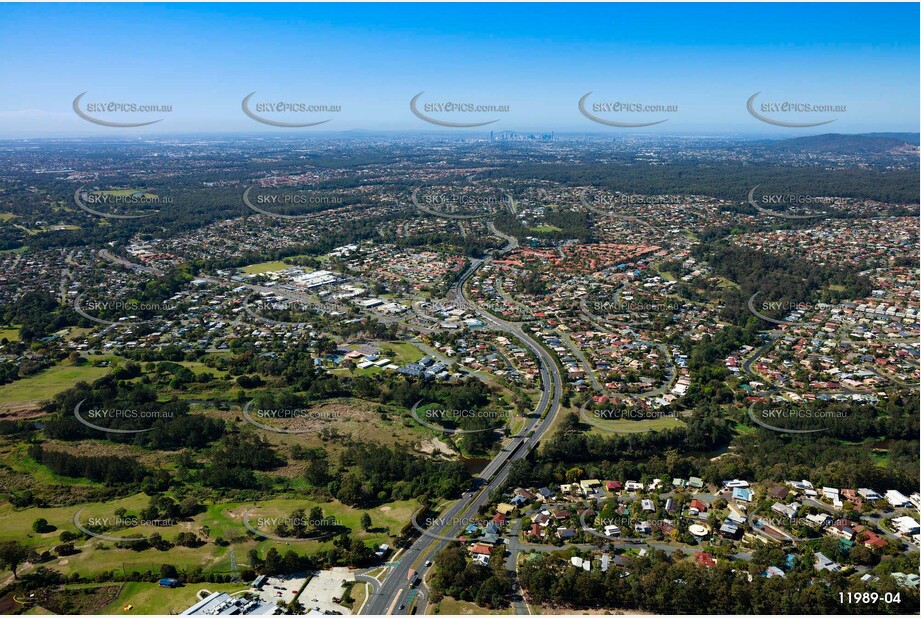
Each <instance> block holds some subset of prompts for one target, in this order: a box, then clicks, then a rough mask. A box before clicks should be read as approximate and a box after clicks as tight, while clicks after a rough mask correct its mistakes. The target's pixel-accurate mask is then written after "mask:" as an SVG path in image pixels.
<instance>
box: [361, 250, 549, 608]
mask: <svg viewBox="0 0 921 618" xmlns="http://www.w3.org/2000/svg"><path fill="white" fill-rule="evenodd" d="M484 263H485V260H473V261H472V263H471V264H470V266H469V267H468V268H467V270H466V271H464V273H463V274H462V275H461V276H460V278H459V279H458V281H457V283H456V284H455V287H454V291H453V294H454V298H455V300H456V301H457V302H461V301H462V302H463V304H464V305H465V306H467V307H469V308H470V309H472V310H474V311H476V312H477V314H478V315H479V316H480V318H481V319H482V320H483V321H484V322H485V323H487V324H489V325H490V326H491V327H492V328H494V329H496V330H500V331H503V332H505V333H507V334H508V335H510V336H512V337H515V338H516V339H518V341H520V342H521V344H522V345H524V346H525V347H527V348H528V349H529V350H531V351H532V352H533V353H534V355H535V356H536V357H537V362H538V366H539V369H540V377H541V396H540V401H539V402H538V404H537V408H536V409H535V411H534V413H532V414H531V415H529V416H528V418H527V421H526V423H525V426H524V428H523V429H522V430H521V432H520V433H519V434H518V435H516V436H514V437H513V438H512V439H511V440H510V441H509V442H508V444H507V445H506V446H505V448H503V450H501V451H500V452H499V453H498V454H497V455H496V457H495V458H494V459H493V460H492V461H490V462H489V464H488V465H487V466H486V467H485V468H484V469H483V471H482V472H480V474H479V475H478V477H477V478H478V479H480V480H479V485H478V486H477V487H476V488H475V489H474V490H473V491H470V492H467V493H465V494H464V495H463V496H462V497H461V498H460V499H459V500H458V501H457V502H455V503H454V504H453V505H452V506H451V508H449V509H448V510H447V511H445V512H444V513H441V514H439V516H438V521H437V522H436V523H435V524H433V525H432V526H431V527H430V528H428V529H427V531H426V532H427V533H425V534H420V536H419V538H417V539H416V540H415V542H413V544H412V545H411V546H410V547H408V548H407V549H406V550H405V551H404V552H403V553H402V554H401V555H400V556H399V558H398V560H397V563H396V564H395V566H393V567H392V569H391V570H390V571H389V573H387V576H386V578H385V579H384V581H383V583H382V584H381V585H380V587H379V588H378V589H377V590H375V591H374V592H373V593H372V594H371V597H370V598H369V599H368V601H367V602H366V603H365V606H364V608H363V609H362V612H361V613H362V614H370V615H385V614H405V613H407V612H408V611H409V608H410V602H411V600H412V599H413V597H418V600H417V603H418V605H419V609H420V613H421V611H424V607H425V604H426V602H427V599H426V597H425V595H424V592H423V593H420V592H419V591H418V590H415V589H413V588H410V576H411V574H412V575H413V576H414V575H415V574H420V575H422V574H424V571H425V568H426V567H425V563H426V562H427V561H429V560H432V561H434V559H435V557H436V556H437V555H438V553H439V552H440V551H441V550H442V549H444V547H445V546H446V545H447V544H448V543H449V542H450V541H448V540H446V539H447V538H453V537H457V536H458V535H459V534H460V533H461V532H462V531H463V529H464V527H465V522H466V521H468V520H469V519H472V518H473V517H475V516H476V515H477V511H478V510H479V508H480V507H481V506H483V504H485V503H486V501H487V500H488V499H489V496H490V494H491V493H492V492H493V491H494V490H495V489H496V488H498V487H500V486H501V485H502V484H503V483H504V482H505V480H506V478H508V474H509V470H510V464H511V462H513V461H516V460H518V459H522V458H524V457H526V456H527V455H528V453H530V451H531V449H533V448H534V446H535V445H536V444H537V443H538V441H539V440H540V438H541V437H542V436H543V435H544V433H545V432H546V431H547V430H548V429H549V428H550V426H551V424H552V423H553V419H554V417H555V416H556V414H557V412H558V411H559V409H560V398H561V396H562V392H563V378H562V375H561V374H560V370H559V368H558V367H557V365H556V362H555V361H554V359H553V357H551V356H550V354H549V353H548V352H547V351H546V350H545V349H544V348H543V347H542V346H541V345H540V344H538V343H537V342H536V341H535V340H534V339H533V338H532V337H531V336H530V335H529V334H528V333H526V332H524V330H523V329H522V327H521V325H520V324H516V323H513V322H507V321H505V320H502V319H500V318H497V317H495V316H493V315H492V314H490V313H489V312H487V311H485V310H484V309H482V308H480V307H479V306H477V304H476V303H475V302H473V301H471V300H470V299H469V298H467V296H466V291H465V290H464V284H465V283H466V282H467V281H468V280H469V279H470V278H471V277H472V276H473V275H474V274H475V273H476V271H477V270H479V268H480V267H481V266H482V265H483V264H484ZM532 432H533V433H532ZM529 434H531V435H530V436H529ZM438 537H443V538H438Z"/></svg>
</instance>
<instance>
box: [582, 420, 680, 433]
mask: <svg viewBox="0 0 921 618" xmlns="http://www.w3.org/2000/svg"><path fill="white" fill-rule="evenodd" d="M592 421H593V422H595V423H597V424H598V425H601V426H602V427H604V428H605V429H607V430H608V431H605V429H602V428H601V427H596V426H594V425H592V426H591V427H592V429H591V431H590V432H589V433H594V434H598V435H604V434H605V433H645V432H647V431H661V430H663V429H674V428H675V427H684V426H685V424H684V422H682V421H681V419H678V418H675V417H673V416H666V417H663V418H650V419H644V420H629V419H617V420H601V419H592Z"/></svg>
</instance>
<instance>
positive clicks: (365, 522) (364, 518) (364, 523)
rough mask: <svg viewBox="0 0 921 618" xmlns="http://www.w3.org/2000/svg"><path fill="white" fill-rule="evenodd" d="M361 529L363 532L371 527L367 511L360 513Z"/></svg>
mask: <svg viewBox="0 0 921 618" xmlns="http://www.w3.org/2000/svg"><path fill="white" fill-rule="evenodd" d="M361 529H362V530H364V531H365V532H367V531H368V530H370V529H371V516H370V515H368V514H367V513H362V514H361Z"/></svg>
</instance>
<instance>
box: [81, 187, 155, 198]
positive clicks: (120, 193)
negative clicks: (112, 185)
mask: <svg viewBox="0 0 921 618" xmlns="http://www.w3.org/2000/svg"><path fill="white" fill-rule="evenodd" d="M137 191H138V189H110V190H108V191H94V193H95V194H96V195H111V196H113V197H126V196H128V195H133V194H134V193H137ZM144 197H145V198H148V199H149V198H154V197H157V196H156V195H155V194H154V193H144Z"/></svg>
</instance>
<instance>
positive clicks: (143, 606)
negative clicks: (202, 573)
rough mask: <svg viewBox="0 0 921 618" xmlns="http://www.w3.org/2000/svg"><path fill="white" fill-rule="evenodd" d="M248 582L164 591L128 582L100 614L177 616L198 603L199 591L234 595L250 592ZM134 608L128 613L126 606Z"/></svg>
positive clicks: (157, 586) (189, 586)
mask: <svg viewBox="0 0 921 618" xmlns="http://www.w3.org/2000/svg"><path fill="white" fill-rule="evenodd" d="M248 589H249V586H247V585H246V584H245V583H242V582H237V583H233V584H209V583H207V582H202V583H200V584H189V585H187V586H182V587H181V588H161V587H160V586H159V585H158V584H149V583H146V582H127V583H126V584H124V586H123V587H122V591H121V594H119V595H118V598H117V599H115V601H113V602H112V603H110V604H109V605H106V606H105V607H103V608H102V609H101V610H100V611H99V612H97V613H99V614H115V615H131V614H134V615H139V616H140V615H152V614H161V615H162V614H178V613H179V612H181V611H183V610H185V609H186V608H188V607H190V606H191V605H192V604H194V603H196V602H197V601H198V597H197V596H196V595H197V593H198V591H199V590H207V591H209V592H227V593H230V594H232V593H234V592H238V591H240V590H248ZM127 605H131V606H132V607H131V609H128V610H126V609H125V606H127Z"/></svg>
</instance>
